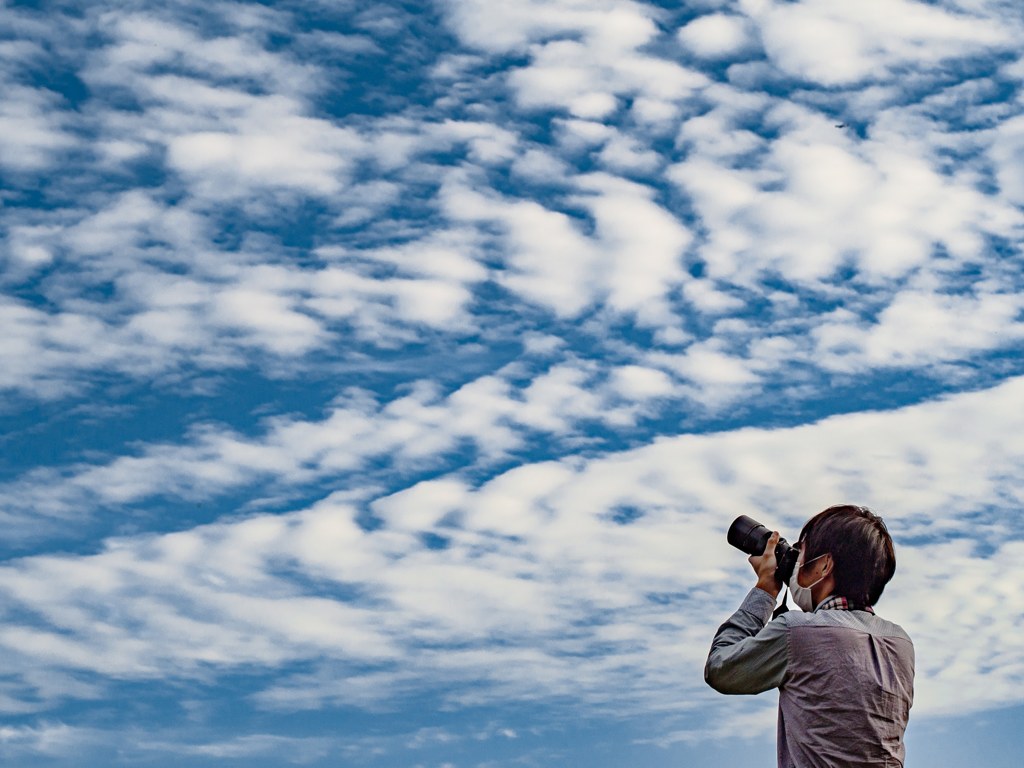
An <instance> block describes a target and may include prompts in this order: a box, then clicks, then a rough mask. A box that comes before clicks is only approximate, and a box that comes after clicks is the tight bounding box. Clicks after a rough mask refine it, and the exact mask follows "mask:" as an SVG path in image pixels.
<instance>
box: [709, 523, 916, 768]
mask: <svg viewBox="0 0 1024 768" xmlns="http://www.w3.org/2000/svg"><path fill="white" fill-rule="evenodd" d="M778 540H779V534H778V531H776V532H774V533H773V534H772V536H771V538H770V539H769V540H768V544H767V546H766V547H765V550H764V553H763V554H762V555H760V556H751V557H750V564H751V565H752V566H753V568H754V571H755V573H756V574H757V586H756V587H754V588H753V589H752V590H751V591H750V593H749V594H748V595H747V596H746V598H745V599H744V600H743V603H742V605H740V607H739V610H737V611H736V613H734V614H733V615H732V616H730V617H729V620H728V621H726V622H725V624H723V625H722V626H721V627H719V629H718V632H717V634H716V635H715V639H714V641H713V642H712V644H711V653H710V654H709V656H708V662H707V666H706V667H705V668H704V679H705V680H706V681H707V683H708V684H709V685H710V686H711V687H712V688H714V689H715V690H717V691H720V692H721V693H761V692H762V691H766V690H768V689H769V688H778V689H779V721H778V758H779V768H860V767H863V768H867V766H871V768H883V767H886V768H895V767H896V766H902V765H903V758H904V754H905V749H904V744H903V732H904V731H905V730H906V727H907V719H908V718H909V716H910V706H911V704H912V702H913V695H914V694H913V688H914V646H913V644H912V643H911V641H910V638H909V637H908V636H907V633H906V632H904V631H903V629H902V628H901V627H899V626H897V625H896V624H893V623H892V622H889V621H885V620H884V619H881V618H879V617H878V616H876V615H875V612H874V610H873V607H872V606H874V605H875V603H877V602H878V598H879V597H880V596H881V594H882V590H883V589H884V588H885V585H886V584H887V583H888V582H889V580H890V579H891V578H892V575H893V573H894V572H895V570H896V555H895V552H894V550H893V544H892V538H890V536H889V532H888V530H886V527H885V523H883V522H882V519H881V518H880V517H878V516H877V515H875V514H874V513H872V512H871V511H870V510H868V509H865V508H864V507H856V506H851V505H840V506H835V507H829V508H828V509H826V510H825V511H823V512H820V513H819V514H817V515H815V516H814V517H812V518H811V519H810V520H808V521H807V524H806V525H805V526H804V528H803V530H802V531H801V532H800V540H799V541H798V542H797V545H796V546H797V547H798V548H799V551H800V556H799V558H798V560H797V564H796V567H795V568H794V569H793V575H792V577H791V578H790V580H789V587H790V592H791V593H792V594H793V599H794V601H795V602H796V603H797V605H799V606H800V607H801V608H802V610H803V611H804V612H802V613H797V612H793V613H782V614H781V615H779V616H778V617H777V618H775V619H774V620H770V619H771V616H772V609H773V608H774V607H775V599H776V597H777V596H778V594H779V589H780V585H779V584H778V583H777V582H776V581H775V568H776V562H775V545H776V543H778Z"/></svg>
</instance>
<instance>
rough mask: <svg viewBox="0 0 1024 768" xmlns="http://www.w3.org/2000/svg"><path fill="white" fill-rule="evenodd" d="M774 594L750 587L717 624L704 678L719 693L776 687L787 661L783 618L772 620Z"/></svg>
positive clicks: (749, 691) (756, 690)
mask: <svg viewBox="0 0 1024 768" xmlns="http://www.w3.org/2000/svg"><path fill="white" fill-rule="evenodd" d="M774 607H775V598H774V597H773V596H772V595H771V594H769V593H768V592H765V591H764V590H762V589H758V588H754V589H752V590H751V591H750V592H749V593H748V594H747V596H746V598H744V600H743V603H742V604H741V605H740V607H739V609H738V610H737V611H736V612H735V613H734V614H733V615H732V616H730V617H729V619H728V620H727V621H726V622H725V623H724V624H722V626H720V627H719V628H718V632H716V633H715V639H714V640H713V641H712V643H711V652H710V654H709V655H708V661H707V664H706V665H705V667H704V679H705V680H706V681H707V683H708V685H710V686H711V687H712V688H714V689H715V690H717V691H720V692H721V693H760V692H761V691H766V690H768V689H769V688H775V687H777V686H778V685H779V684H780V683H781V682H782V678H783V677H784V676H785V672H786V666H787V665H788V662H789V651H788V646H787V643H786V625H785V621H776V622H772V623H771V624H770V625H769V620H770V619H771V615H772V610H773V609H774Z"/></svg>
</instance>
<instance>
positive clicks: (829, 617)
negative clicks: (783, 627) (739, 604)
mask: <svg viewBox="0 0 1024 768" xmlns="http://www.w3.org/2000/svg"><path fill="white" fill-rule="evenodd" d="M786 624H787V626H789V627H790V628H791V629H797V628H801V627H807V628H812V627H836V628H847V629H850V630H853V631H860V632H867V633H869V634H872V635H875V636H877V637H891V638H897V639H901V640H906V641H907V642H908V643H912V642H913V641H912V640H911V639H910V635H908V634H907V632H906V630H905V629H903V627H901V626H900V625H899V624H897V623H896V622H894V621H889V620H888V619H883V618H882V617H881V616H877V615H875V614H873V613H869V612H867V611H838V610H828V611H815V612H813V613H804V612H801V611H790V612H789V613H787V614H786Z"/></svg>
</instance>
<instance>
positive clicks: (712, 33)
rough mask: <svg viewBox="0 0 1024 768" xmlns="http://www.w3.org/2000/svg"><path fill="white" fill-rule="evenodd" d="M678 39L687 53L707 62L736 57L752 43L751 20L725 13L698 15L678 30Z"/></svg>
mask: <svg viewBox="0 0 1024 768" xmlns="http://www.w3.org/2000/svg"><path fill="white" fill-rule="evenodd" d="M678 37H679V40H680V42H681V43H682V44H683V45H684V46H686V48H687V49H688V50H690V51H692V52H693V53H695V54H696V55H697V56H700V57H701V58H707V59H721V58H726V57H732V56H736V55H737V54H739V53H741V52H743V51H744V50H746V49H747V48H748V47H749V46H750V45H751V42H752V40H751V29H750V23H749V21H748V20H747V19H745V18H744V17H742V16H732V15H730V14H725V13H712V14H708V15H706V16H698V17H697V18H696V19H694V20H693V21H691V22H690V23H688V24H687V25H686V26H685V27H683V28H682V29H680V30H679V32H678Z"/></svg>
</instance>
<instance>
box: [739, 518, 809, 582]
mask: <svg viewBox="0 0 1024 768" xmlns="http://www.w3.org/2000/svg"><path fill="white" fill-rule="evenodd" d="M771 535H772V532H771V531H769V530H768V529H767V528H765V527H764V526H763V525H761V523H759V522H757V520H755V519H754V518H752V517H747V516H746V515H740V516H739V517H737V518H736V519H735V520H733V521H732V525H730V526H729V532H728V533H727V534H726V537H725V538H726V540H727V541H728V542H729V543H730V544H732V546H734V547H736V549H738V550H740V552H746V553H747V554H748V555H757V556H760V555H763V554H764V548H765V547H766V546H768V539H770V538H771ZM799 554H800V553H799V551H798V550H797V549H796V547H792V546H790V544H789V542H788V541H786V540H785V539H783V538H781V537H780V538H779V543H778V544H776V545H775V563H776V567H775V581H776V583H778V584H785V583H786V582H788V581H789V577H790V576H792V575H793V568H794V567H795V566H796V558H797V556H798V555H799Z"/></svg>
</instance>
